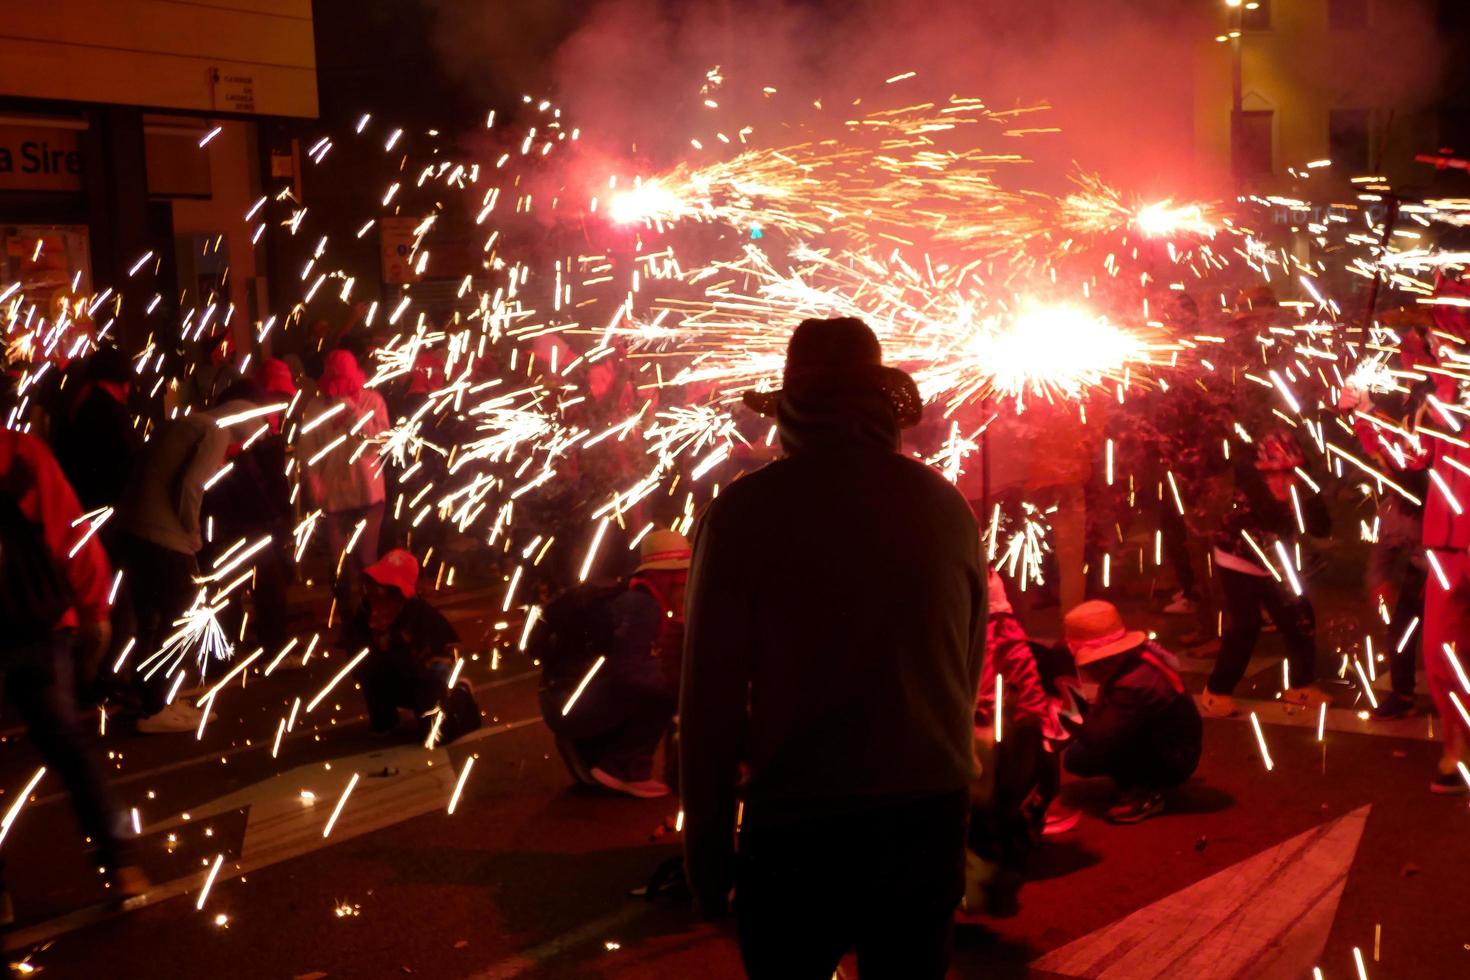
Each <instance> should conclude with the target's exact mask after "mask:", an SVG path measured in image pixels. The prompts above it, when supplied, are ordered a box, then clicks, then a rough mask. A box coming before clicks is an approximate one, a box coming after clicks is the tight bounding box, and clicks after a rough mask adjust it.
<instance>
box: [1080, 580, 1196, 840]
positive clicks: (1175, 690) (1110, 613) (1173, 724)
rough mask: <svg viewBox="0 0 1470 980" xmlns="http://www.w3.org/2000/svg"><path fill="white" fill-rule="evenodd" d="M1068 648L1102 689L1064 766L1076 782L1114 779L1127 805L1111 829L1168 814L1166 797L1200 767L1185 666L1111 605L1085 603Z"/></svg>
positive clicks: (1112, 812) (1111, 816)
mask: <svg viewBox="0 0 1470 980" xmlns="http://www.w3.org/2000/svg"><path fill="white" fill-rule="evenodd" d="M1063 630H1064V632H1065V634H1066V640H1067V646H1068V647H1069V648H1070V649H1071V651H1072V655H1073V656H1074V657H1075V658H1076V659H1077V669H1078V670H1079V671H1081V672H1082V674H1083V676H1086V677H1090V678H1092V679H1094V680H1096V681H1097V682H1098V691H1097V697H1096V699H1095V700H1094V701H1093V702H1092V704H1091V705H1090V706H1089V708H1088V711H1087V720H1086V721H1085V722H1083V725H1082V728H1081V730H1080V731H1078V732H1077V734H1076V736H1075V737H1074V738H1073V741H1072V744H1071V746H1070V747H1068V749H1067V751H1066V754H1065V755H1063V756H1062V763H1063V765H1065V766H1066V767H1067V771H1068V772H1070V773H1073V774H1074V775H1077V776H1109V777H1111V778H1112V779H1113V781H1114V782H1116V783H1117V784H1118V787H1119V789H1121V790H1122V791H1123V800H1122V801H1121V802H1120V803H1119V804H1118V805H1117V806H1114V807H1112V808H1111V809H1109V810H1108V820H1109V821H1111V822H1113V823H1138V822H1140V821H1142V820H1147V819H1148V818H1149V817H1151V816H1154V815H1155V814H1158V813H1160V812H1162V811H1163V809H1164V791H1165V790H1168V789H1172V788H1173V787H1175V786H1178V785H1179V784H1180V783H1183V782H1184V781H1185V780H1186V779H1188V778H1189V777H1190V776H1191V775H1193V774H1194V770H1195V768H1196V767H1197V766H1198V765H1199V757H1200V739H1201V727H1202V726H1201V724H1200V716H1199V709H1198V708H1196V707H1195V704H1194V698H1192V697H1191V696H1190V695H1189V692H1188V691H1187V690H1186V689H1185V687H1184V682H1183V680H1181V679H1180V677H1179V661H1178V659H1176V658H1175V656H1174V655H1173V654H1172V653H1170V652H1169V651H1168V650H1165V649H1164V648H1163V647H1161V646H1159V645H1158V644H1157V643H1154V642H1152V641H1150V640H1149V638H1148V634H1147V633H1144V632H1143V631H1142V630H1131V631H1130V630H1128V629H1126V628H1125V627H1124V626H1123V618H1122V617H1121V616H1120V615H1119V614H1118V609H1117V607H1116V606H1114V605H1113V604H1112V603H1111V602H1102V601H1100V600H1093V601H1091V602H1084V603H1082V605H1080V606H1078V607H1076V608H1075V609H1073V610H1072V611H1071V612H1069V613H1067V615H1066V617H1065V619H1064V620H1063Z"/></svg>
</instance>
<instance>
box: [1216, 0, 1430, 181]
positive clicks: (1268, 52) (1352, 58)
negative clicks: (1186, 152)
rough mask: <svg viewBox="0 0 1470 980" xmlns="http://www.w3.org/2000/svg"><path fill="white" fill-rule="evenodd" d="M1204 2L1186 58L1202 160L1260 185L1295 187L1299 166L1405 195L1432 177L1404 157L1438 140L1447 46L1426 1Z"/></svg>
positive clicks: (1320, 176) (1317, 175)
mask: <svg viewBox="0 0 1470 980" xmlns="http://www.w3.org/2000/svg"><path fill="white" fill-rule="evenodd" d="M1210 2H1212V3H1214V4H1216V5H1217V7H1218V33H1217V34H1216V35H1215V37H1213V38H1202V39H1200V42H1199V49H1198V52H1197V53H1198V57H1197V58H1196V59H1195V63H1196V77H1195V112H1194V120H1195V144H1196V148H1197V152H1198V154H1199V157H1200V159H1201V162H1202V164H1204V166H1205V167H1207V168H1209V169H1212V170H1214V171H1215V172H1216V173H1218V174H1220V175H1228V176H1229V177H1231V178H1233V179H1234V181H1235V183H1236V185H1237V186H1239V187H1242V188H1243V189H1249V190H1254V191H1264V192H1278V191H1287V190H1289V189H1291V188H1293V187H1297V186H1299V183H1300V182H1299V180H1298V175H1299V174H1300V173H1302V172H1304V171H1305V170H1306V168H1307V167H1308V165H1309V164H1315V165H1316V167H1315V168H1314V172H1313V175H1312V176H1313V178H1314V179H1313V182H1312V183H1313V185H1314V186H1316V187H1320V188H1322V189H1323V190H1324V191H1326V190H1327V189H1328V188H1335V189H1340V188H1342V187H1344V186H1347V184H1348V181H1349V179H1350V178H1351V177H1354V176H1367V175H1375V176H1386V177H1388V178H1389V179H1390V181H1391V182H1392V183H1393V185H1394V186H1395V187H1396V188H1399V189H1402V190H1409V191H1412V189H1413V188H1414V187H1415V186H1416V185H1423V184H1425V183H1427V182H1429V181H1430V180H1431V179H1432V173H1431V171H1430V168H1427V167H1424V166H1423V165H1421V164H1416V163H1415V161H1414V156H1415V154H1418V153H1432V152H1434V151H1435V150H1436V149H1437V148H1438V146H1439V142H1438V139H1439V128H1440V127H1439V119H1438V113H1437V108H1436V107H1437V105H1438V104H1440V102H1441V101H1442V96H1443V92H1442V88H1443V78H1444V67H1445V66H1444V63H1443V62H1444V59H1446V58H1447V57H1449V52H1448V50H1447V48H1446V39H1445V38H1443V37H1442V36H1441V35H1440V32H1439V30H1438V29H1437V23H1438V20H1437V18H1438V14H1439V11H1438V9H1437V7H1438V5H1437V3H1436V2H1435V0H1210ZM1326 160H1330V161H1331V166H1330V167H1327V166H1325V165H1324V164H1323V163H1322V161H1326ZM1293 171H1296V173H1295V174H1294V173H1293Z"/></svg>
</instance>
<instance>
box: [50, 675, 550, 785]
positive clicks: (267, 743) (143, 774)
mask: <svg viewBox="0 0 1470 980" xmlns="http://www.w3.org/2000/svg"><path fill="white" fill-rule="evenodd" d="M540 676H541V674H540V672H539V671H534V670H528V671H526V672H525V673H522V674H515V675H514V676H511V677H502V678H499V679H498V680H493V681H486V682H485V683H482V684H477V685H475V693H476V694H479V693H481V692H483V691H489V690H492V689H494V688H499V687H509V686H510V685H512V684H518V683H520V682H521V681H525V680H536V679H539V678H540ZM365 721H367V714H366V713H364V714H360V715H353V716H351V717H349V718H344V719H341V720H339V721H338V723H337V724H336V725H333V726H331V728H330V729H328V730H329V731H343V730H345V729H347V728H349V727H351V726H353V725H357V724H360V723H362V722H365ZM482 730H483V729H482ZM320 734H322V730H319V729H315V728H300V727H298V728H297V729H296V731H294V732H291V733H290V734H289V735H287V736H285V737H284V738H283V739H282V740H281V744H282V745H286V744H289V743H291V742H293V741H297V740H299V739H302V738H306V737H309V736H314V735H320ZM468 737H469V736H465V738H468ZM461 741H463V739H461ZM271 743H272V740H271V739H270V738H269V737H267V738H266V739H264V740H263V741H260V742H252V743H251V744H249V745H236V746H232V747H231V748H228V749H220V750H218V751H215V752H204V753H201V754H200V755H191V756H188V757H186V758H183V759H176V760H174V761H173V762H166V763H164V764H163V765H161V766H154V767H152V768H151V769H139V770H137V771H136V772H130V773H128V774H126V775H123V776H118V777H117V778H116V779H110V780H108V781H107V785H108V786H109V787H113V786H127V785H129V784H131V783H136V782H138V781H139V780H142V779H153V778H156V777H158V776H163V775H166V774H168V773H171V772H178V771H179V770H180V769H188V768H190V767H191V766H198V765H203V764H205V763H209V762H218V761H219V760H220V759H233V758H234V757H235V756H238V755H243V754H244V753H246V752H255V751H259V750H261V749H269V748H270V747H271ZM322 761H324V762H330V761H331V760H330V759H324V760H322ZM67 798H68V797H67V795H66V793H65V792H58V793H51V794H49V795H47V796H42V797H38V798H37V799H35V800H34V801H32V802H31V804H30V806H32V807H35V806H46V805H48V804H51V803H60V802H62V801H63V800H66V799H67Z"/></svg>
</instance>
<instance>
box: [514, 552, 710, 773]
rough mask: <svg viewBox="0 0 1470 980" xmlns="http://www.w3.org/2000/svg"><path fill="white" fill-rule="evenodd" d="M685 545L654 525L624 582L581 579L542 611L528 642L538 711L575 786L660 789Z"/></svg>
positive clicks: (679, 636)
mask: <svg viewBox="0 0 1470 980" xmlns="http://www.w3.org/2000/svg"><path fill="white" fill-rule="evenodd" d="M689 558H690V548H689V541H688V540H687V539H686V538H685V537H684V536H683V535H682V534H679V533H678V532H676V531H670V530H655V531H651V532H649V533H648V534H646V535H644V537H643V539H642V541H640V542H639V560H638V568H637V570H636V571H635V572H634V574H633V576H632V577H631V578H629V579H628V580H627V581H626V582H619V583H617V584H615V585H610V586H602V585H598V584H589V585H586V586H582V587H580V588H577V589H573V590H572V591H570V592H568V593H566V594H565V595H563V596H561V597H559V598H558V599H556V600H555V601H554V602H552V603H551V604H550V605H548V606H547V607H546V610H545V612H544V613H543V614H542V617H541V619H542V622H541V623H540V624H539V625H538V626H537V627H536V632H535V634H534V636H533V642H532V645H531V647H530V652H531V654H532V656H533V657H534V658H535V659H537V660H539V661H540V662H541V670H542V686H541V714H542V717H543V718H545V720H546V724H547V726H548V727H549V728H550V729H551V730H552V732H553V733H554V734H555V735H556V746H557V751H558V752H560V753H561V757H562V761H563V762H565V763H566V766H567V770H568V771H569V772H570V773H571V775H572V777H573V778H574V779H576V780H577V781H578V782H579V783H582V784H585V785H589V786H600V787H602V788H604V789H607V790H611V791H612V792H614V793H619V794H622V795H624V796H632V797H636V798H639V799H656V798H658V797H662V796H667V795H668V794H669V792H670V790H669V786H668V784H667V783H666V782H664V781H662V780H659V779H655V778H654V775H653V762H654V756H655V754H656V753H657V752H658V746H659V743H660V742H661V741H662V740H663V739H664V736H665V735H666V734H668V732H669V730H670V726H671V725H672V723H673V718H674V707H675V683H674V681H673V678H674V677H676V676H677V670H678V652H679V647H680V646H681V645H682V630H683V618H684V617H683V609H684V583H685V581H686V579H687V578H688V575H689Z"/></svg>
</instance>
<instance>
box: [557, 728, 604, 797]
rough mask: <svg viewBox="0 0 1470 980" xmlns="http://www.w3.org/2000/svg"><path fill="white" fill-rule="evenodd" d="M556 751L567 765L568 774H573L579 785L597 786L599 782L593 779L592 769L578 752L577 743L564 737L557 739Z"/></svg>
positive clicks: (559, 736)
mask: <svg viewBox="0 0 1470 980" xmlns="http://www.w3.org/2000/svg"><path fill="white" fill-rule="evenodd" d="M556 751H557V752H559V753H560V754H561V761H562V762H565V763H566V765H567V772H569V773H571V774H572V778H573V779H575V780H576V781H577V782H578V784H580V785H582V786H596V785H597V780H596V779H593V778H592V767H591V766H589V765H588V764H587V760H586V759H584V758H582V753H581V752H580V751H578V750H577V743H576V742H573V741H572V740H571V739H569V738H567V737H566V736H564V735H558V736H557V737H556Z"/></svg>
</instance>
